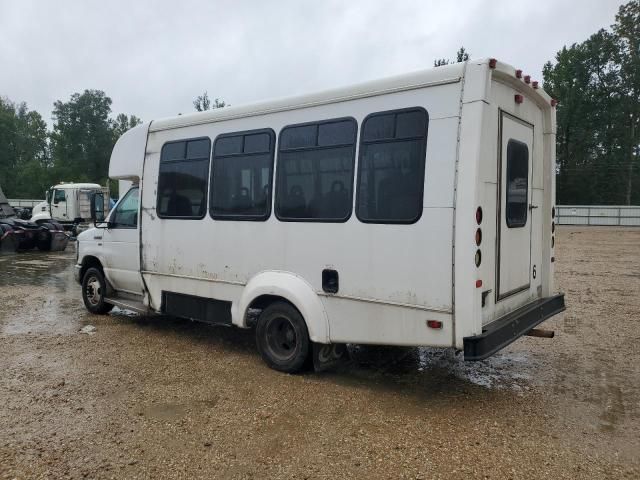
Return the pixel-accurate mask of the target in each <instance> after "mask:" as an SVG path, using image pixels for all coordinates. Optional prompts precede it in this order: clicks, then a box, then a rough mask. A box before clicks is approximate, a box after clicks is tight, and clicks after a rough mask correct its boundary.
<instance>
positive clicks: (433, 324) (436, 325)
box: [427, 320, 442, 330]
mask: <svg viewBox="0 0 640 480" xmlns="http://www.w3.org/2000/svg"><path fill="white" fill-rule="evenodd" d="M427 327H429V328H435V329H436V330H440V329H442V322H441V321H439V320H427Z"/></svg>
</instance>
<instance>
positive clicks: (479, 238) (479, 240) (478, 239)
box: [476, 228, 482, 246]
mask: <svg viewBox="0 0 640 480" xmlns="http://www.w3.org/2000/svg"><path fill="white" fill-rule="evenodd" d="M481 243H482V230H480V229H479V228H478V229H477V230H476V245H477V246H480V244H481Z"/></svg>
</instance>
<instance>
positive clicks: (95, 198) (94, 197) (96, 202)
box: [91, 192, 104, 225]
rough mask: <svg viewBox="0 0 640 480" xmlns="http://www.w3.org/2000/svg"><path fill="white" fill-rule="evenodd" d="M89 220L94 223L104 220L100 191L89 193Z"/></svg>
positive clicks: (102, 197)
mask: <svg viewBox="0 0 640 480" xmlns="http://www.w3.org/2000/svg"><path fill="white" fill-rule="evenodd" d="M91 220H93V224H94V225H95V224H96V222H104V194H103V193H102V192H94V193H92V194H91Z"/></svg>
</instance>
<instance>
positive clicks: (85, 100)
mask: <svg viewBox="0 0 640 480" xmlns="http://www.w3.org/2000/svg"><path fill="white" fill-rule="evenodd" d="M111 113H112V112H111V98H109V97H108V96H107V95H106V94H105V93H104V92H103V91H100V90H85V91H84V92H83V93H74V94H73V95H71V98H70V99H69V100H68V101H66V102H63V101H61V100H58V101H56V102H55V103H54V105H53V111H52V117H53V129H52V130H48V129H47V124H46V122H45V121H44V120H43V118H42V115H41V114H40V113H38V112H36V111H35V110H29V109H28V107H27V104H26V103H24V102H21V103H14V102H12V101H11V100H9V99H8V98H2V97H0V186H1V187H2V189H3V190H4V193H5V195H6V196H7V197H9V198H43V195H44V191H45V190H46V189H47V188H48V187H50V186H51V185H54V184H56V183H59V182H60V181H67V182H69V181H73V182H96V183H100V184H102V185H105V184H106V182H107V181H108V178H107V177H108V169H109V158H110V156H111V150H112V149H113V145H114V144H115V142H116V140H117V139H118V137H119V136H120V135H122V134H123V133H124V132H125V131H127V130H128V129H130V128H132V127H135V126H136V125H138V124H139V123H140V122H141V120H140V119H139V118H138V117H136V116H135V115H126V114H122V113H121V114H119V115H117V116H116V117H115V118H113V117H112V115H111Z"/></svg>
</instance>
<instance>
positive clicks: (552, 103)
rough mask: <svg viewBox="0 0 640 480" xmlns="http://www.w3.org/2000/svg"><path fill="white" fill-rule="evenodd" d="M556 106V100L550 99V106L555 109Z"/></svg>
mask: <svg viewBox="0 0 640 480" xmlns="http://www.w3.org/2000/svg"><path fill="white" fill-rule="evenodd" d="M556 105H558V100H556V99H555V98H552V99H551V106H552V107H555V106H556Z"/></svg>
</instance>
